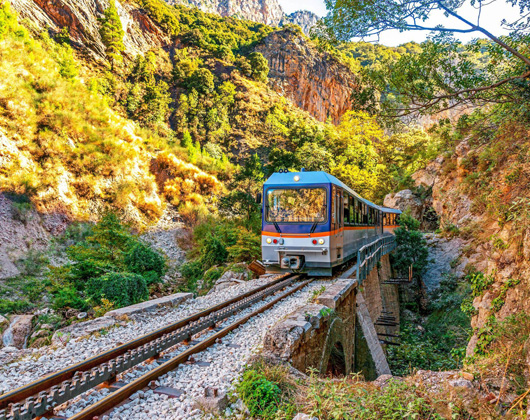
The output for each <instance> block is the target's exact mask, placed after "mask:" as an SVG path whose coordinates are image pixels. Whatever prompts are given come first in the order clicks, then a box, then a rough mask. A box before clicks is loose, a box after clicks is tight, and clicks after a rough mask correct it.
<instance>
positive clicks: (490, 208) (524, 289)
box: [415, 118, 530, 354]
mask: <svg viewBox="0 0 530 420" xmlns="http://www.w3.org/2000/svg"><path fill="white" fill-rule="evenodd" d="M480 125H482V123H480V122H479V123H478V124H477V125H475V127H473V132H472V133H471V134H468V135H467V136H465V138H464V140H462V141H460V142H459V143H458V145H457V146H456V149H455V152H454V153H453V154H450V155H447V156H444V158H443V160H442V159H439V160H437V161H436V162H433V163H432V164H431V165H429V166H428V167H427V168H426V169H425V170H424V171H422V172H420V173H418V174H417V175H416V176H415V178H416V183H417V185H422V186H424V187H427V188H432V199H433V208H434V209H435V211H436V212H437V214H439V215H440V218H441V219H440V226H441V229H442V231H445V232H450V233H451V234H453V235H456V236H460V237H462V238H463V239H465V240H466V244H465V246H464V248H463V249H462V257H461V259H462V262H463V263H464V265H466V266H467V272H469V273H471V272H473V271H476V272H480V273H483V275H484V277H483V278H482V279H481V282H482V283H483V284H482V285H480V287H479V286H477V293H476V295H475V298H474V300H473V306H474V307H475V309H476V314H475V315H474V317H473V327H474V328H475V334H474V336H473V338H472V340H471V342H470V345H469V348H468V353H470V354H471V352H472V351H473V350H474V349H475V347H476V346H477V344H479V345H480V344H482V345H484V343H480V340H481V338H484V336H483V335H484V333H485V330H484V328H485V327H487V326H488V324H489V323H491V321H492V318H491V316H495V318H496V319H497V320H499V321H501V320H503V319H505V318H507V317H508V316H510V315H514V314H516V313H525V312H526V313H528V311H529V310H530V306H529V299H528V298H529V297H530V284H529V283H528V279H529V278H530V265H529V260H530V233H529V231H528V220H529V219H528V217H529V216H530V205H529V203H530V191H529V189H528V185H529V181H530V179H529V176H530V175H529V174H530V170H529V168H530V167H529V159H528V148H529V144H530V143H529V142H530V138H529V136H528V130H527V128H526V126H525V125H523V124H521V123H520V122H518V121H514V120H511V119H510V118H507V119H506V120H505V121H504V122H498V123H496V124H495V125H494V126H493V127H491V126H490V127H489V131H488V132H482V130H480V129H479V126H480ZM485 136H487V137H485ZM478 289H480V290H478Z"/></svg>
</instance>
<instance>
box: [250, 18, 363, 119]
mask: <svg viewBox="0 0 530 420" xmlns="http://www.w3.org/2000/svg"><path fill="white" fill-rule="evenodd" d="M256 51H258V52H260V53H262V54H263V56H264V57H265V58H266V59H267V60H268V62H269V67H270V73H269V78H270V84H271V85H272V87H273V89H274V90H276V91H277V92H279V93H280V94H282V95H284V96H285V97H287V98H289V99H290V100H292V101H293V102H294V103H295V104H296V105H297V106H298V107H300V108H302V109H304V110H305V111H308V112H309V113H310V114H311V115H313V116H314V117H315V118H317V119H318V120H320V121H326V120H327V119H328V118H330V119H331V120H332V121H333V122H334V123H337V122H339V120H340V118H341V117H342V115H343V114H344V113H345V112H346V111H348V110H350V109H352V108H353V102H352V93H353V91H354V90H355V89H356V88H357V86H358V85H357V81H356V77H355V75H354V74H353V73H352V71H351V70H350V69H349V68H348V67H347V66H346V65H344V64H342V63H341V62H339V61H338V60H336V59H335V58H334V57H332V56H331V55H330V54H328V53H322V52H320V51H318V50H317V49H316V47H315V46H314V45H312V44H311V43H309V42H307V39H306V38H305V37H304V35H302V34H300V33H297V32H296V31H295V30H292V29H290V28H286V29H284V30H281V31H276V32H273V33H272V34H270V35H269V36H267V37H266V38H265V39H264V40H263V41H262V42H261V43H260V44H259V45H258V46H257V47H256Z"/></svg>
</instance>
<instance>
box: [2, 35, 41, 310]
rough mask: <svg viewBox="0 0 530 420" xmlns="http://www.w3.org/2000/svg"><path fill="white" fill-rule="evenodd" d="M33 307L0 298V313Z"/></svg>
mask: <svg viewBox="0 0 530 420" xmlns="http://www.w3.org/2000/svg"><path fill="white" fill-rule="evenodd" d="M0 29H1V28H0ZM32 307H33V304H32V303H31V302H29V301H27V300H25V299H24V300H14V301H12V300H7V299H0V314H4V315H5V314H11V313H17V312H26V311H28V310H30V309H31V308H32Z"/></svg>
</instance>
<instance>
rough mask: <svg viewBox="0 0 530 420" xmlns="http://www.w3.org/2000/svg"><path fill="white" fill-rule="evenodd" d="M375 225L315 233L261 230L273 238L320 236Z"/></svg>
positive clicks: (262, 233)
mask: <svg viewBox="0 0 530 420" xmlns="http://www.w3.org/2000/svg"><path fill="white" fill-rule="evenodd" d="M371 229H375V227H370V226H346V227H345V228H340V229H337V230H332V231H331V232H316V233H279V232H261V235H262V236H272V237H273V238H321V237H322V236H333V235H337V234H338V233H339V232H342V231H344V230H371Z"/></svg>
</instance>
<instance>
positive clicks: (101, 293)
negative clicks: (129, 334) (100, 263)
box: [86, 273, 149, 308]
mask: <svg viewBox="0 0 530 420" xmlns="http://www.w3.org/2000/svg"><path fill="white" fill-rule="evenodd" d="M86 293H87V295H88V297H89V298H90V299H92V301H94V302H96V303H98V304H100V303H101V301H102V299H107V300H108V301H109V302H112V303H113V305H114V306H115V307H118V308H121V307H122V306H128V305H133V304H135V303H139V302H142V301H144V300H146V299H147V298H148V297H149V291H148V290H147V284H146V281H145V278H144V277H142V276H141V275H139V274H134V273H108V274H104V275H102V276H100V277H92V278H90V279H89V280H88V283H87V285H86Z"/></svg>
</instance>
